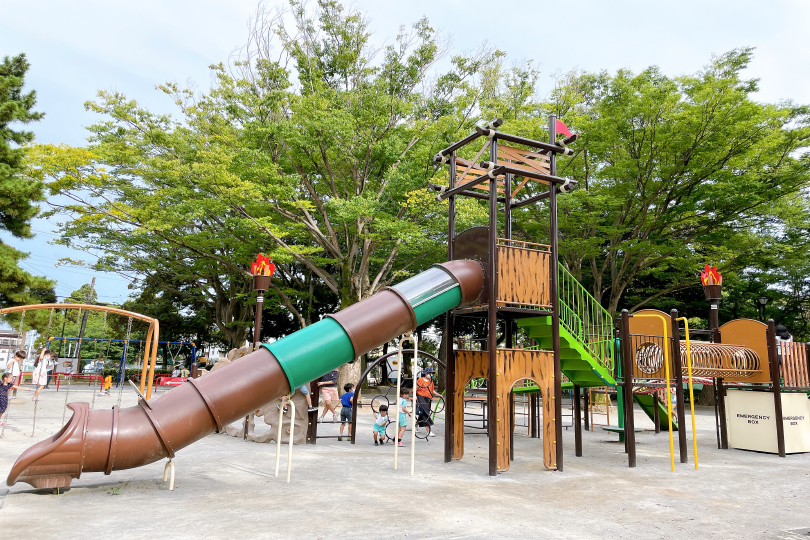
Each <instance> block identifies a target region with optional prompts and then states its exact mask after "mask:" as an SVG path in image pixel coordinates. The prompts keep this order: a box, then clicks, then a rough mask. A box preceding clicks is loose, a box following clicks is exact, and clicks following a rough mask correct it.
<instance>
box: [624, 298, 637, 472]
mask: <svg viewBox="0 0 810 540" xmlns="http://www.w3.org/2000/svg"><path fill="white" fill-rule="evenodd" d="M621 340H622V345H621V350H622V383H623V386H622V391H623V392H624V394H623V395H624V415H625V416H624V440H625V447H626V448H627V465H628V466H629V467H635V466H636V426H635V417H634V416H633V361H632V358H631V355H630V314H629V313H628V312H627V310H626V309H623V310H622V319H621Z"/></svg>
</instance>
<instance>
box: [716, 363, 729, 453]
mask: <svg viewBox="0 0 810 540" xmlns="http://www.w3.org/2000/svg"><path fill="white" fill-rule="evenodd" d="M717 410H718V412H719V415H720V448H722V449H723V450H728V426H727V425H726V387H725V385H724V384H723V378H722V377H719V378H718V379H717Z"/></svg>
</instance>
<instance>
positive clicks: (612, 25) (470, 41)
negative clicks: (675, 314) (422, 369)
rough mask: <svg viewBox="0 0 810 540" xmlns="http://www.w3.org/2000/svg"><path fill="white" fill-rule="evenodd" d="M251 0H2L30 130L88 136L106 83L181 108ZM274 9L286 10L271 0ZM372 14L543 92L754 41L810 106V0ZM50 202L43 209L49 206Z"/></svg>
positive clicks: (683, 0)
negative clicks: (593, 75)
mask: <svg viewBox="0 0 810 540" xmlns="http://www.w3.org/2000/svg"><path fill="white" fill-rule="evenodd" d="M258 5H259V4H258V2H257V1H256V0H220V1H215V0H161V1H155V0H138V1H132V0H116V1H114V2H112V1H110V0H72V1H70V2H54V1H53V0H0V55H2V56H6V55H16V54H19V53H21V52H24V53H26V55H27V56H28V59H29V61H30V63H31V66H32V67H31V70H30V71H29V73H28V76H27V80H26V83H27V86H26V88H27V89H35V90H36V91H37V96H38V104H37V110H39V111H42V112H45V115H46V116H45V118H44V119H43V120H42V121H41V122H38V123H36V124H33V125H32V126H31V129H33V131H34V132H35V134H36V140H37V141H38V142H41V143H54V144H61V143H64V144H69V145H73V146H80V145H83V144H86V137H87V131H86V130H85V126H88V125H90V124H92V123H93V122H96V121H98V120H99V119H100V118H99V117H97V116H94V115H93V114H91V113H88V112H86V111H85V110H84V105H83V104H84V103H85V102H86V101H88V100H92V99H93V98H94V96H95V94H96V92H97V91H98V90H115V91H119V92H123V93H124V94H126V95H127V96H128V97H129V98H130V99H136V100H137V101H138V102H140V103H142V104H143V105H146V106H147V107H148V108H150V109H151V110H153V111H155V112H164V113H170V112H173V110H174V108H173V104H172V103H171V100H170V99H169V98H168V97H167V96H165V95H163V94H162V93H161V92H159V91H157V90H155V85H157V84H160V83H163V82H167V81H174V82H178V83H180V84H181V85H192V86H194V87H195V88H197V89H198V90H200V91H205V90H206V89H208V88H209V87H210V82H211V78H210V74H209V70H208V66H209V65H211V64H216V63H220V62H227V61H228V59H229V57H231V55H232V54H233V52H234V51H235V50H236V49H238V48H239V47H241V46H242V45H243V44H244V43H245V41H246V39H247V35H248V21H249V19H250V17H251V15H253V14H254V13H255V12H256V9H257V7H258ZM264 5H265V7H268V8H271V9H272V8H274V7H276V6H281V7H283V6H286V5H287V3H286V2H278V1H266V2H264ZM345 5H347V6H352V7H354V8H356V9H358V10H359V11H361V12H363V13H364V14H365V15H366V16H367V17H368V18H369V19H370V28H371V30H372V31H373V32H374V36H373V38H372V44H373V45H375V46H380V45H384V44H390V43H392V42H393V40H394V38H395V36H396V34H397V32H398V29H399V27H400V26H401V25H410V24H412V23H413V22H415V21H416V20H418V19H419V18H421V17H422V16H426V17H428V19H429V20H430V22H431V25H432V26H433V27H434V28H435V29H437V30H439V31H441V32H442V33H443V35H444V36H445V37H447V38H449V39H450V40H451V42H452V50H451V53H459V52H465V51H472V50H475V49H476V48H478V47H479V46H480V45H481V44H482V43H483V42H484V41H486V42H487V43H488V44H489V45H491V46H494V47H497V48H498V49H500V50H502V51H505V52H506V53H507V54H508V55H509V58H510V59H511V60H512V61H524V60H532V61H534V62H535V63H536V64H537V65H538V66H539V68H540V70H541V72H542V74H541V81H540V91H541V92H546V91H548V90H549V89H550V88H551V87H552V76H553V75H554V74H555V73H560V72H566V71H569V70H572V69H581V70H586V71H598V70H608V71H609V72H615V71H616V70H617V69H622V68H627V69H630V70H633V71H635V72H638V71H640V70H642V69H644V68H646V67H648V66H651V65H657V66H659V67H660V68H661V69H662V70H663V72H664V73H665V74H667V75H670V76H675V75H680V74H686V73H694V72H696V71H698V70H700V69H701V68H702V67H703V66H704V65H705V64H707V63H708V62H709V61H710V59H711V56H712V55H713V54H714V55H719V54H722V53H724V52H727V51H729V50H731V49H734V48H737V47H746V46H750V47H756V51H755V59H754V61H753V63H752V66H751V68H750V70H749V72H748V76H749V77H751V78H759V79H760V92H759V95H758V96H757V99H758V100H759V101H763V102H778V101H780V100H788V99H789V100H793V101H795V102H798V103H810V69H808V68H810V43H808V40H807V37H806V35H807V34H806V29H807V28H808V27H810V2H806V1H804V0H793V1H788V0H785V1H779V0H772V1H771V2H768V3H767V6H766V4H763V3H762V2H753V1H747V0H737V1H714V2H710V1H706V0H702V1H694V0H679V1H678V2H660V1H659V2H650V1H649V0H646V1H620V0H617V1H613V2H606V1H604V0H572V1H569V2H549V1H546V0H534V1H516V0H500V1H498V2H483V1H481V0H430V1H426V0H408V1H402V0H400V1H390V0H376V1H375V0H361V1H357V2H354V3H348V2H347V3H346V4H345ZM46 208H47V206H46ZM33 229H34V232H35V233H36V237H35V238H34V239H30V240H19V239H14V238H12V237H11V236H10V235H8V234H7V233H2V232H0V240H2V241H4V242H6V243H8V244H11V245H13V246H15V247H17V248H18V249H21V250H23V251H26V252H29V253H31V257H30V258H29V259H27V260H26V261H24V262H23V267H24V268H26V269H27V270H29V271H31V272H34V273H36V274H38V275H45V276H47V277H49V278H51V279H54V280H56V282H57V285H56V293H57V295H59V296H68V295H69V294H70V293H71V292H72V291H74V290H76V289H78V288H79V287H80V286H81V285H82V284H84V283H88V282H89V281H90V279H91V277H92V276H94V275H95V276H97V277H98V280H97V282H96V290H97V292H98V295H99V300H100V301H102V302H110V303H120V302H123V301H124V300H126V298H127V296H128V295H129V294H130V290H129V289H128V285H129V282H128V281H127V280H126V279H124V278H122V277H120V276H117V275H115V274H104V273H95V272H92V271H91V270H89V269H87V268H82V267H66V266H60V267H56V266H55V264H54V262H55V261H56V260H57V259H59V258H60V257H71V258H73V259H82V258H84V259H85V260H88V261H89V262H92V257H90V258H89V259H87V255H85V254H83V253H80V252H76V251H73V250H71V249H68V248H65V247H62V246H54V245H52V244H50V243H49V242H50V241H51V240H53V238H54V237H55V235H54V231H55V230H56V229H57V224H56V223H55V222H49V221H46V220H43V219H37V220H35V221H34V223H33Z"/></svg>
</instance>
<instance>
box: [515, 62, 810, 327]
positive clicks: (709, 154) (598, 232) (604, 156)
mask: <svg viewBox="0 0 810 540" xmlns="http://www.w3.org/2000/svg"><path fill="white" fill-rule="evenodd" d="M750 60H751V50H750V49H742V50H735V51H732V52H730V53H727V54H725V55H723V56H720V57H717V58H715V59H713V61H712V63H711V64H709V65H708V66H707V67H706V68H705V69H704V70H703V71H701V72H699V73H697V74H695V75H690V76H681V77H676V78H670V77H667V76H665V75H664V74H662V73H661V72H660V70H659V69H658V68H655V67H652V68H649V69H647V70H645V71H643V72H642V73H640V74H633V73H630V72H628V71H626V70H621V71H619V72H618V73H617V74H616V75H615V76H610V75H608V74H606V73H599V74H588V73H573V74H569V75H568V76H567V77H566V78H565V79H563V80H561V81H560V85H559V87H558V88H557V90H556V92H555V93H554V96H553V98H552V100H551V102H550V103H549V104H547V105H546V110H553V111H555V112H557V113H558V114H559V115H560V116H561V117H562V118H563V120H564V121H566V123H567V124H568V125H569V126H573V128H574V129H575V130H577V131H580V132H582V133H583V134H584V136H583V137H582V138H581V139H580V140H578V141H577V143H576V148H577V153H576V154H575V155H574V156H573V157H571V158H569V159H567V160H566V161H564V162H561V164H560V166H559V173H560V174H561V175H566V176H571V177H573V178H575V179H576V180H577V181H578V182H579V189H578V190H577V191H575V192H574V193H572V194H571V195H566V196H565V197H561V198H560V230H561V236H562V241H561V256H562V258H563V260H564V262H565V264H566V266H567V267H568V268H569V269H570V270H571V271H572V273H574V275H575V276H577V277H578V278H580V279H582V280H584V281H585V282H586V283H588V284H589V286H590V287H591V289H592V291H593V294H594V296H595V297H596V298H597V299H598V300H600V301H602V302H603V304H604V305H605V306H606V307H608V308H609V309H610V310H611V311H613V312H615V311H616V310H617V309H619V307H620V301H621V299H622V297H623V295H625V294H626V295H627V297H626V299H625V301H624V302H622V303H623V304H624V306H625V307H628V308H632V309H636V308H639V307H640V306H642V305H644V304H649V303H650V302H651V301H652V300H655V299H656V298H659V297H666V296H667V295H669V294H671V293H672V292H674V291H677V290H680V289H682V288H685V287H694V288H696V289H698V290H699V281H698V280H697V277H696V273H697V272H698V271H699V270H700V269H702V267H703V264H704V263H710V264H715V265H717V266H718V267H719V268H720V270H721V271H735V270H736V271H742V270H744V269H745V268H746V267H747V266H748V264H750V263H751V262H752V261H753V259H754V258H755V257H756V256H757V254H758V253H760V252H761V250H762V249H763V248H764V247H765V245H766V244H767V243H768V242H769V241H770V240H769V239H770V236H769V234H768V231H767V230H765V229H764V228H763V224H766V223H770V224H773V223H774V222H775V221H777V217H776V216H775V215H774V213H773V208H774V205H775V204H776V203H777V202H778V201H779V200H780V199H782V198H783V197H785V196H786V195H790V194H794V193H797V192H798V191H799V190H801V189H802V188H804V187H805V186H807V184H808V175H807V173H808V162H807V159H805V158H804V157H803V156H802V152H804V151H806V143H805V140H806V139H807V137H808V135H810V127H808V114H807V113H808V111H807V109H806V108H805V107H798V106H795V105H793V104H790V103H785V104H781V105H778V106H777V105H770V104H761V103H757V102H756V101H754V100H753V97H752V94H753V93H754V92H755V91H756V89H757V82H756V81H755V80H746V79H744V78H743V76H742V73H743V71H744V70H745V68H746V67H747V66H748V64H749V62H750ZM541 218H543V219H541ZM520 220H521V227H522V228H523V229H524V230H525V231H527V232H528V233H529V234H530V235H533V236H537V235H539V233H540V230H542V228H543V226H542V225H540V224H542V223H544V221H545V217H544V213H543V209H542V208H533V209H529V210H527V211H525V212H524V213H523V215H522V216H521V217H520Z"/></svg>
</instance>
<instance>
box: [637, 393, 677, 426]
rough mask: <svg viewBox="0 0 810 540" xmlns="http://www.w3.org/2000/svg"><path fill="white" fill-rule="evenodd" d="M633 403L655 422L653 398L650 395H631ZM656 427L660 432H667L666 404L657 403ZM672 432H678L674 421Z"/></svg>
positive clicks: (673, 412)
mask: <svg viewBox="0 0 810 540" xmlns="http://www.w3.org/2000/svg"><path fill="white" fill-rule="evenodd" d="M633 401H635V402H636V403H638V405H639V407H641V410H642V411H644V413H645V414H646V415H647V416H649V417H650V420H652V421H653V422H655V411H654V410H653V406H654V404H653V401H654V400H653V396H652V394H633ZM672 414H673V416H674V415H675V410H674V409H673V411H672ZM658 427H659V428H661V431H668V430H669V426H668V425H667V405H666V403H661V402H660V401H659V402H658ZM672 431H678V422H676V421H675V420H674V419H673V420H672Z"/></svg>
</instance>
